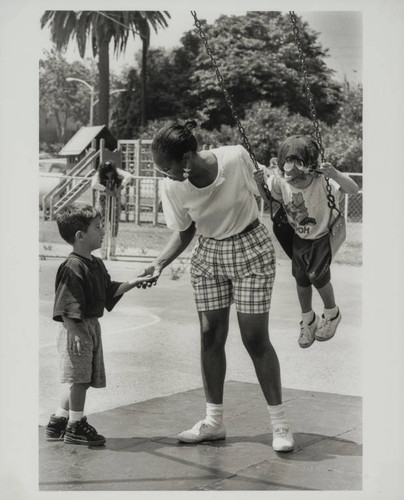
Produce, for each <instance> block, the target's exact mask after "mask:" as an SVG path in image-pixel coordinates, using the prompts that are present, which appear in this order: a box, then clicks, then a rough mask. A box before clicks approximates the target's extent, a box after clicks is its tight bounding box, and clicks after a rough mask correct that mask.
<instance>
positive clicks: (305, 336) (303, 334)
mask: <svg viewBox="0 0 404 500" xmlns="http://www.w3.org/2000/svg"><path fill="white" fill-rule="evenodd" d="M319 321H320V318H319V317H318V316H317V314H315V313H314V318H313V319H312V320H311V322H310V323H309V324H305V323H303V321H301V322H300V336H299V340H298V342H299V345H300V347H303V348H306V347H310V346H311V344H312V343H313V342H314V341H315V336H314V335H315V333H316V330H317V326H318V323H319Z"/></svg>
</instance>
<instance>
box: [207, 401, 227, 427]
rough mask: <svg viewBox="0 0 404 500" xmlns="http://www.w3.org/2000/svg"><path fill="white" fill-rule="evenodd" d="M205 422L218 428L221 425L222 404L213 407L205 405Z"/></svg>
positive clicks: (208, 404) (211, 404)
mask: <svg viewBox="0 0 404 500" xmlns="http://www.w3.org/2000/svg"><path fill="white" fill-rule="evenodd" d="M205 422H206V423H207V424H210V425H214V426H216V427H219V426H220V425H222V424H223V404H220V405H215V404H213V403H206V418H205Z"/></svg>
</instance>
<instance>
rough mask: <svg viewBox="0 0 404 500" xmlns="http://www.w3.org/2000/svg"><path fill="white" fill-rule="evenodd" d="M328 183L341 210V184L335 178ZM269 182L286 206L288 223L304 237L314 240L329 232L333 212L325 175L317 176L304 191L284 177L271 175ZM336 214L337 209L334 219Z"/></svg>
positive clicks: (277, 196)
mask: <svg viewBox="0 0 404 500" xmlns="http://www.w3.org/2000/svg"><path fill="white" fill-rule="evenodd" d="M328 181H329V183H330V186H331V194H333V195H334V197H335V204H336V205H337V207H338V196H339V185H338V184H337V183H336V182H335V181H334V180H333V179H329V180H328ZM267 183H268V187H269V190H270V191H271V194H272V196H273V197H274V198H275V199H276V200H278V201H280V202H281V203H282V205H283V206H284V208H285V212H286V215H287V217H288V221H289V223H290V225H291V226H292V227H293V229H294V231H295V233H296V234H297V235H298V236H300V238H303V239H308V240H314V239H317V238H321V236H324V235H325V234H326V233H327V232H328V222H329V219H330V210H331V209H330V208H329V206H328V200H327V189H326V186H327V184H326V181H325V178H324V176H323V175H319V176H318V177H314V179H313V182H312V183H311V184H310V185H309V186H307V187H306V188H304V189H299V188H296V187H294V186H291V185H290V184H289V183H288V182H286V181H285V179H284V178H283V177H280V176H275V175H270V176H269V177H268V180H267ZM336 215H337V213H336V211H335V210H333V211H332V220H334V219H335V217H336Z"/></svg>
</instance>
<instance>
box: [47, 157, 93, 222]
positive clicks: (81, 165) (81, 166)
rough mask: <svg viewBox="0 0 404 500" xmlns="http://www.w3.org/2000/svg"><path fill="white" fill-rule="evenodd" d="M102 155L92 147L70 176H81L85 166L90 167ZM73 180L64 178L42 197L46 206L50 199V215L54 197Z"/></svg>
mask: <svg viewBox="0 0 404 500" xmlns="http://www.w3.org/2000/svg"><path fill="white" fill-rule="evenodd" d="M99 155H100V152H99V151H96V150H94V149H91V150H90V151H89V153H88V154H87V155H86V156H85V157H84V158H82V159H81V160H80V161H79V163H78V164H77V165H75V166H74V167H73V168H72V170H71V171H70V172H69V174H70V176H71V174H76V176H75V178H80V176H79V175H77V174H80V173H81V172H82V171H83V170H84V169H85V168H87V167H88V165H89V164H90V163H91V162H92V161H94V160H95V159H96V158H98V156H99ZM71 182H72V179H68V178H63V179H62V182H61V183H58V184H57V185H56V186H55V187H54V188H52V189H51V190H50V191H49V192H48V193H46V194H45V195H44V196H43V197H42V206H43V207H44V210H45V207H46V206H47V201H48V200H49V208H50V216H52V206H53V200H54V198H55V197H56V196H57V195H58V194H59V193H60V192H61V191H63V190H64V189H66V188H67V186H68V185H69V183H71Z"/></svg>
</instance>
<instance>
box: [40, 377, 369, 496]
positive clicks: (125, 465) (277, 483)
mask: <svg viewBox="0 0 404 500" xmlns="http://www.w3.org/2000/svg"><path fill="white" fill-rule="evenodd" d="M284 395H285V405H286V407H287V412H288V415H289V418H290V422H291V425H292V427H293V429H294V433H295V440H296V447H295V451H294V452H292V453H276V452H274V451H273V449H272V446H271V442H272V434H271V428H270V424H269V416H268V413H267V410H266V403H265V400H264V398H263V396H262V394H261V389H260V387H259V386H258V384H252V383H242V382H236V381H231V382H228V383H226V384H225V401H226V403H225V424H226V430H227V438H226V440H223V441H217V442H211V443H201V444H198V445H189V444H183V443H179V442H178V440H177V439H176V438H175V436H176V434H177V433H178V432H180V431H182V430H184V429H186V428H189V427H190V426H192V425H194V424H195V423H196V421H198V420H200V419H201V418H202V417H203V416H204V396H203V389H202V388H198V389H194V390H190V391H185V392H180V393H177V394H173V395H171V396H167V397H161V398H154V399H151V400H148V401H143V402H139V403H134V404H131V405H126V406H122V407H120V408H115V409H111V410H107V411H103V412H100V413H94V414H92V415H91V416H90V417H89V421H90V423H91V424H92V425H94V426H95V427H96V428H97V430H98V431H99V432H100V433H101V434H103V435H105V436H106V438H107V443H106V445H105V446H102V447H92V448H88V447H85V446H75V445H65V444H64V443H60V442H59V443H55V442H47V441H46V440H45V436H44V428H43V427H40V429H39V482H40V484H39V488H40V490H42V491H57V490H74V491H90V490H99V491H103V490H108V491H109V490H114V491H137V490H139V491H140V490H145V491H146V490H147V491H161V490H166V491H174V490H177V491H191V490H357V489H360V488H361V474H362V473H361V471H362V447H361V444H360V443H361V408H362V407H361V401H360V398H355V397H352V396H349V397H344V396H341V395H332V394H322V393H313V392H308V391H300V390H296V389H292V390H289V389H285V390H284Z"/></svg>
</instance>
